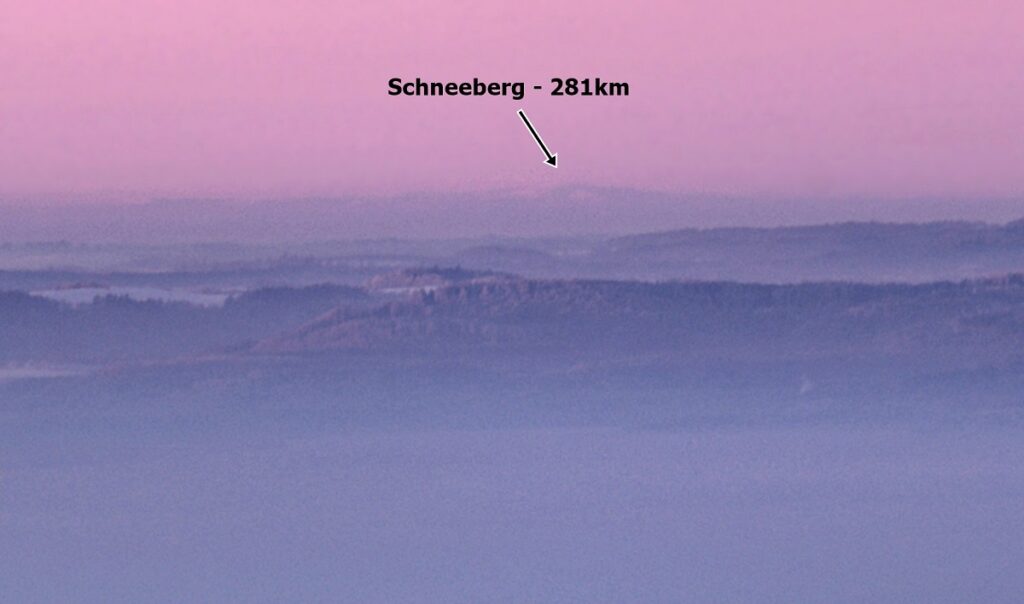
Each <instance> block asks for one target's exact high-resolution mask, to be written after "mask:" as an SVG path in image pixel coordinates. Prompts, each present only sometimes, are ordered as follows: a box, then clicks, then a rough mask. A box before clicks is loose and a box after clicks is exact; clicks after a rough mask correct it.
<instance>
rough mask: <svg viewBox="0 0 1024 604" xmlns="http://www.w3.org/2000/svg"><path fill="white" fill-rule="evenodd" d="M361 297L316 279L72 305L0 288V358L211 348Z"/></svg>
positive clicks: (156, 354)
mask: <svg viewBox="0 0 1024 604" xmlns="http://www.w3.org/2000/svg"><path fill="white" fill-rule="evenodd" d="M367 299H368V298H367V295H366V293H365V292H364V291H362V290H360V289H355V288H351V287H343V286H335V285H321V286H312V287H306V288H298V289H293V288H265V289H259V290H254V291H252V292H248V293H245V294H242V295H238V296H234V297H232V298H229V299H228V301H227V302H226V303H225V304H224V307H223V308H205V307H199V306H192V305H189V304H184V303H165V302H156V301H145V302H141V301H135V300H130V299H128V298H125V297H117V296H108V297H103V298H98V299H97V300H96V301H95V302H93V303H92V304H83V305H81V306H77V307H72V306H68V305H65V304H60V303H57V302H54V301H51V300H47V299H44V298H40V297H36V296H31V295H28V294H25V293H22V292H3V291H0V317H3V319H4V320H3V321H0V362H12V361H18V362H22V361H54V362H85V363H106V362H126V361H142V360H147V359H156V358H167V357H173V356H177V355H191V354H198V353H202V352H207V351H216V350H221V349H223V348H225V347H231V346H238V345H241V344H245V343H247V342H250V341H253V340H259V339H262V338H266V337H268V336H270V335H272V334H275V333H280V332H282V331H287V330H289V329H293V328H295V327H297V326H299V325H301V324H303V323H305V322H308V321H309V320H311V319H312V318H314V317H316V316H317V315H319V314H321V313H324V312H326V311H328V310H330V309H333V308H337V307H338V306H339V305H359V304H363V303H366V301H367Z"/></svg>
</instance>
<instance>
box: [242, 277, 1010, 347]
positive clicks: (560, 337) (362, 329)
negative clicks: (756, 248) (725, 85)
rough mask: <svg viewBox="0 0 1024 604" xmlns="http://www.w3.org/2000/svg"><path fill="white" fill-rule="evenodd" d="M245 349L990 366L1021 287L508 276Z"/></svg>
mask: <svg viewBox="0 0 1024 604" xmlns="http://www.w3.org/2000/svg"><path fill="white" fill-rule="evenodd" d="M254 350H255V351H257V352H273V353H309V352H323V351H338V350H387V351H401V350H405V351H410V352H417V351H418V352H425V353H429V354H432V355H443V354H453V353H466V352H470V353H472V352H474V351H478V352H488V353H499V354H503V353H512V354H519V353H534V352H546V353H556V354H558V353H564V354H569V355H574V356H577V357H580V358H588V357H601V358H616V359H620V360H622V361H624V362H632V361H634V360H636V359H639V358H647V357H655V358H677V359H700V358H733V359H741V358H761V359H773V360H779V359H785V358H791V359H833V358H886V357H903V358H906V359H910V360H920V361H921V362H935V363H940V364H943V363H947V362H950V363H963V362H969V363H998V362H1000V361H1002V360H1005V359H1006V358H1009V357H1011V356H1018V355H1019V354H1020V351H1021V350H1024V277H1020V276H1013V277H1007V278H1002V279H992V280H983V281H966V282H960V283H949V282H943V283H934V284H926V285H864V284H845V283H823V284H804V285H749V284H736V283H659V284H650V283H637V282H613V281H539V280H529V279H516V278H508V279H504V280H495V281H490V282H472V283H467V284H459V285H451V286H447V287H443V288H439V289H436V290H432V291H425V292H420V293H417V294H416V295H414V296H412V297H411V298H410V299H408V300H406V301H401V302H393V303H389V304H385V305H382V306H379V307H376V308H372V309H365V310H360V309H338V310H335V311H333V312H331V313H329V314H327V315H325V316H323V317H321V318H319V319H318V320H316V321H314V322H312V323H310V324H308V325H306V326H304V327H302V328H301V329H298V330H296V331H293V332H291V333H288V334H286V335H282V336H277V337H274V338H270V339H267V340H265V341H263V342H260V343H259V344H258V345H257V346H255V347H254Z"/></svg>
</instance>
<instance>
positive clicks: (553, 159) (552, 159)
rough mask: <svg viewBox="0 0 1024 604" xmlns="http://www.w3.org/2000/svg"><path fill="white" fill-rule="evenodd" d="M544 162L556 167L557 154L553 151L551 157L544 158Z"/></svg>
mask: <svg viewBox="0 0 1024 604" xmlns="http://www.w3.org/2000/svg"><path fill="white" fill-rule="evenodd" d="M544 163H546V164H547V165H549V166H551V167H552V168H557V167H558V154H557V153H555V154H554V155H552V156H551V157H549V158H547V159H546V160H544Z"/></svg>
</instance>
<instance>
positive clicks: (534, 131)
mask: <svg viewBox="0 0 1024 604" xmlns="http://www.w3.org/2000/svg"><path fill="white" fill-rule="evenodd" d="M519 117H520V119H522V120H523V123H524V124H526V127H527V128H528V129H529V130H530V134H532V135H533V140H535V141H537V145H538V146H539V147H540V150H541V151H543V152H544V156H545V157H547V158H548V159H551V158H552V157H553V156H552V155H551V151H548V147H547V145H545V144H544V140H543V139H542V138H541V137H540V134H537V129H536V128H534V127H533V124H531V123H530V120H529V119H528V118H527V117H526V113H524V112H523V110H522V109H520V110H519Z"/></svg>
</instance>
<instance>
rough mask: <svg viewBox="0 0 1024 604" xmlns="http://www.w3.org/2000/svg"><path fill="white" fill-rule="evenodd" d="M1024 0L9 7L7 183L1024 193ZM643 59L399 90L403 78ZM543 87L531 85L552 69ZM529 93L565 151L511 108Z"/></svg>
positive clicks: (2, 144)
mask: <svg viewBox="0 0 1024 604" xmlns="http://www.w3.org/2000/svg"><path fill="white" fill-rule="evenodd" d="M1022 7H1024V5H1022V4H1021V3H1020V2H1019V0H1008V1H1005V2H985V1H983V0H978V1H974V2H966V1H957V2H944V1H942V0H930V1H921V2H899V1H893V0H887V1H878V0H857V1H855V2H854V1H850V0H844V1H841V2H832V1H828V0H807V1H804V0H798V1H793V0H780V1H777V2H765V1H763V0H756V1H754V0H751V1H736V0H713V1H711V0H708V1H704V0H701V1H697V2H685V1H670V2H614V3H612V2H576V1H566V0H562V1H557V0H556V1H554V2H552V1H545V2H537V1H532V0H529V1H519V2H504V3H491V2H470V1H465V2H456V1H451V2H446V3H441V2H394V1H377V2H344V1H333V2H329V1H302V0H296V1H292V2H281V1H279V0H275V1H272V2H264V1H261V0H245V1H217V0H167V1H146V0H90V1H88V2H86V1H83V0H78V1H72V0H34V1H32V2H8V3H6V4H5V6H4V8H3V10H2V17H0V74H2V79H0V195H2V196H4V197H7V198H12V197H22V196H29V197H46V196H49V195H69V194H70V195H72V196H82V197H88V196H95V195H98V194H105V193H116V194H122V195H123V194H126V193H130V194H138V195H140V196H154V195H156V196H167V195H184V196H190V195H201V196H209V195H215V196H227V197H232V196H240V197H250V196H257V197H272V196H284V197H288V196H299V195H311V194H312V195H344V194H350V193H367V192H370V193H392V192H405V191H416V190H434V191H438V190H440V191H445V190H452V189H458V190H473V189H492V188H495V187H504V186H535V185H536V186H551V185H560V184H567V183H577V184H593V185H616V186H630V187H642V188H648V189H662V190H678V191H691V192H692V191H708V192H717V193H724V194H732V195H744V196H764V197H784V196H797V197H814V196H821V197H829V198H843V197H854V196H875V197H909V196H943V197H963V198H973V197H1012V196H1017V195H1021V194H1022V193H1024V29H1022V28H1024V25H1022V24H1024V8H1022ZM573 75H575V76H580V77H583V76H599V77H602V78H604V79H608V80H625V81H628V82H629V84H630V87H631V96H630V97H629V98H625V99H602V98H550V97H548V96H546V95H542V94H538V93H532V94H530V93H528V95H527V98H526V99H525V100H523V101H514V100H512V99H511V98H508V99H503V98H444V99H424V98H398V97H389V96H387V80H388V79H389V78H391V77H403V78H414V77H416V76H421V77H423V78H425V79H440V80H448V79H450V80H462V79H471V78H472V77H473V76H477V77H481V78H483V79H488V80H525V81H526V82H527V83H530V84H532V83H538V84H540V83H543V84H546V83H547V80H548V78H550V77H554V76H573ZM531 92H532V91H531ZM520 107H522V108H524V109H525V110H526V111H527V113H528V114H529V115H530V117H531V118H532V119H533V121H534V123H535V124H536V125H537V127H538V129H539V130H540V132H541V134H543V135H544V137H545V139H546V141H547V142H548V143H549V145H550V146H551V147H552V149H553V150H554V151H557V152H559V158H560V160H561V162H560V163H561V166H560V168H559V169H558V170H552V169H550V168H547V167H546V166H544V165H543V164H542V163H541V162H542V159H543V157H542V156H541V154H540V152H539V150H538V149H537V148H536V147H535V146H534V144H533V143H532V142H531V140H530V139H529V135H528V134H527V132H526V130H525V129H524V128H523V126H522V124H521V123H520V122H519V120H518V118H517V117H516V115H515V111H516V109H518V108H520Z"/></svg>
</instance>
